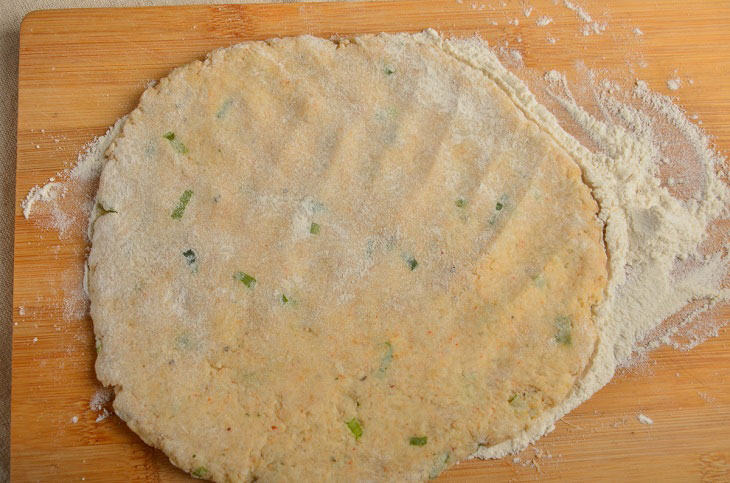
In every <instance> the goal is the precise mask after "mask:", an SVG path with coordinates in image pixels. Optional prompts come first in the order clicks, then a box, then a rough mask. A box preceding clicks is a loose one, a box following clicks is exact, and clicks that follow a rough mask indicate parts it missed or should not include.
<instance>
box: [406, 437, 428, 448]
mask: <svg viewBox="0 0 730 483" xmlns="http://www.w3.org/2000/svg"><path fill="white" fill-rule="evenodd" d="M408 442H409V443H410V445H411V446H425V445H426V443H427V442H428V436H411V439H409V440H408Z"/></svg>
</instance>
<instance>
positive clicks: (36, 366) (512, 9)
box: [11, 0, 730, 481]
mask: <svg viewBox="0 0 730 483" xmlns="http://www.w3.org/2000/svg"><path fill="white" fill-rule="evenodd" d="M504 3H505V5H504V6H499V5H500V2H497V1H493V2H491V3H484V2H482V1H476V2H472V1H470V0H465V1H464V2H453V1H448V2H445V1H439V0H424V1H414V2H387V3H371V4H365V3H328V4H278V5H248V6H191V7H168V8H140V9H113V10H112V9H88V10H55V11H40V12H34V13H32V14H30V15H29V16H28V17H26V19H25V20H24V22H23V25H22V29H21V47H20V71H19V118H18V148H17V160H18V165H17V166H18V167H17V184H16V190H17V191H16V212H15V226H16V233H15V274H14V282H15V289H14V307H13V308H14V316H13V321H14V323H15V326H14V334H13V386H12V423H11V473H12V479H13V480H14V481H36V480H40V481H79V480H80V479H82V478H83V479H85V480H86V481H183V480H187V479H189V477H188V476H187V475H185V474H183V473H182V472H181V471H179V470H177V469H176V468H174V467H173V466H172V465H171V464H170V463H169V462H168V461H167V458H166V457H165V456H164V455H163V454H162V453H160V452H159V451H156V450H153V449H151V448H149V447H147V446H146V445H145V444H143V443H142V442H141V441H140V439H139V438H138V437H137V436H136V435H134V434H133V433H132V432H131V431H130V430H129V429H127V427H126V426H125V425H124V423H123V422H122V421H121V420H119V419H118V418H116V417H115V416H111V417H109V418H107V419H104V420H101V421H99V422H96V418H97V416H98V414H99V413H98V412H94V411H91V410H90V409H89V399H90V397H91V395H92V394H93V393H94V392H95V390H96V389H97V388H98V383H97V382H96V379H95V377H94V372H93V360H94V347H93V344H94V342H93V335H92V329H91V321H90V319H89V318H88V317H87V316H84V315H82V313H83V310H81V311H79V308H78V307H64V299H65V296H66V295H67V294H66V292H68V291H69V290H78V286H79V283H80V279H81V276H82V263H83V259H84V256H85V253H86V245H85V242H84V240H83V239H82V237H81V236H79V235H74V236H67V235H66V236H64V235H60V234H59V233H57V232H55V231H48V230H46V229H44V228H43V226H42V224H40V223H38V222H37V221H36V222H34V221H33V220H32V219H31V220H30V221H27V220H25V219H24V218H23V216H22V209H21V206H20V203H21V201H22V199H23V198H25V196H26V194H27V193H28V190H29V189H30V188H31V187H32V186H34V185H37V184H40V185H42V184H43V183H45V182H46V180H47V179H48V178H49V177H50V176H53V175H54V174H55V173H56V172H58V171H59V170H61V169H63V168H64V167H66V165H68V164H69V163H73V162H74V161H75V160H76V156H77V154H78V152H79V150H80V148H81V147H82V146H83V145H84V144H85V143H87V142H89V141H90V140H91V139H92V138H93V136H95V135H100V134H103V132H104V131H105V130H106V128H107V127H108V126H109V125H111V124H112V123H113V122H114V121H115V120H116V119H117V118H118V117H120V116H122V115H124V114H125V113H127V112H129V111H130V110H131V109H133V108H134V107H135V105H136V103H137V100H138V97H139V95H140V94H141V92H142V91H143V90H144V88H145V85H146V83H147V82H148V81H150V80H153V79H158V78H159V77H161V76H164V75H165V74H166V73H167V72H168V71H169V70H170V69H171V68H172V67H174V66H177V65H181V64H184V63H187V62H189V61H191V60H193V59H198V58H202V57H203V56H204V55H205V53H206V52H208V51H210V50H212V49H214V48H217V47H222V46H228V45H232V44H234V43H237V42H240V41H243V40H252V39H265V38H269V37H275V36H285V35H297V34H301V33H311V34H314V35H318V36H322V37H329V36H332V35H335V34H338V35H343V36H346V35H353V34H359V33H377V32H381V31H386V32H396V31H419V30H422V29H424V28H427V27H434V28H436V29H437V30H439V31H441V32H443V33H445V34H454V35H472V34H474V33H479V34H480V35H482V36H483V37H484V38H486V39H488V40H489V41H490V43H497V42H499V41H503V40H505V39H508V40H509V41H510V44H511V45H512V46H518V48H519V50H520V51H521V52H522V56H523V60H524V63H525V65H526V66H527V67H530V68H534V69H537V70H539V69H547V68H551V69H552V68H555V69H561V70H568V71H570V70H571V69H572V68H573V67H574V64H575V61H576V60H577V59H581V60H583V61H585V63H586V64H587V65H589V66H592V67H598V68H609V69H610V68H615V67H618V66H623V65H625V63H626V62H627V52H629V53H631V52H634V53H635V55H634V54H632V55H633V57H634V59H633V61H632V62H634V61H635V62H634V64H632V65H634V66H635V65H638V64H639V63H641V62H640V61H642V60H643V61H645V62H646V65H647V66H646V67H644V68H639V67H636V69H635V70H634V71H633V72H635V75H636V76H637V77H641V78H642V79H644V80H646V81H647V82H648V83H649V85H650V86H651V87H652V88H654V89H656V90H659V91H662V90H663V91H665V92H668V91H667V90H666V86H665V82H666V79H668V78H669V77H671V76H672V75H673V70H674V69H675V68H680V69H681V74H682V77H685V78H690V77H691V78H693V79H694V81H695V82H694V85H693V87H692V88H684V89H681V90H680V91H678V94H679V97H680V101H681V103H682V105H684V106H685V107H686V108H687V110H688V111H690V112H696V113H697V114H698V115H699V116H700V118H701V119H702V120H703V123H704V124H703V125H704V127H705V128H706V129H707V130H708V131H709V132H711V133H713V134H714V135H715V136H716V142H717V145H718V146H719V148H720V149H724V150H728V149H730V114H728V113H730V82H728V72H730V49H728V46H729V45H730V1H725V0H723V1H719V0H718V1H713V2H707V1H703V0H684V1H673V0H657V1H654V2H642V1H640V0H636V1H627V0H618V1H613V2H610V5H609V6H608V7H606V6H602V5H601V4H600V3H597V2H596V3H588V4H586V5H585V6H586V8H587V10H588V11H590V12H591V13H593V14H594V16H596V17H598V16H600V20H604V19H605V20H607V21H608V22H609V27H608V30H607V31H606V32H605V33H604V34H603V35H592V36H583V35H581V34H580V33H579V29H580V27H581V25H582V23H581V21H580V19H579V18H578V17H577V16H576V15H575V13H574V12H571V11H570V10H568V9H566V8H565V7H564V6H562V4H561V5H555V4H554V3H553V2H552V1H550V0H532V1H531V2H518V1H514V2H504ZM492 4H493V5H494V6H496V7H495V8H493V7H492V6H490V5H492ZM528 4H529V6H532V7H534V10H533V12H532V14H531V16H530V17H526V16H525V15H524V11H523V7H524V6H525V5H528ZM482 5H484V7H482ZM541 15H548V16H550V17H552V18H553V19H554V23H553V24H550V25H549V26H547V27H543V28H541V27H538V26H536V24H535V19H536V18H537V17H538V16H541ZM512 19H518V21H519V24H518V25H515V24H514V22H512V23H509V21H510V20H512ZM492 21H496V22H497V25H496V26H495V25H492V24H491V23H490V22H492ZM634 27H638V28H640V29H641V30H642V31H643V32H644V35H643V36H641V37H637V36H636V35H635V34H633V33H632V32H633V28H634ZM548 33H549V35H550V36H553V37H554V38H557V39H559V41H558V42H557V43H556V44H554V45H552V44H550V43H548V42H546V36H547V35H548ZM518 39H519V41H518ZM628 57H631V55H629V56H628ZM70 287H74V288H73V289H71V288H70ZM81 309H83V307H82V308H81ZM715 317H717V318H718V320H720V319H723V318H724V319H727V318H728V317H730V312H729V311H728V310H725V311H722V312H720V313H718V314H716V315H715ZM640 412H641V413H644V414H646V415H648V416H650V417H651V418H652V419H653V420H654V424H653V425H643V424H640V423H639V422H638V421H637V419H636V416H637V414H638V413H640ZM74 416H76V417H78V421H77V422H76V423H74V422H72V418H73V417H74ZM536 448H537V449H538V451H539V452H541V453H542V456H541V457H537V456H536V455H535V449H533V448H531V449H528V450H526V451H525V452H524V453H523V454H522V455H520V458H521V461H520V462H519V463H517V462H514V461H513V459H512V458H507V459H504V460H499V461H469V462H465V463H462V464H460V465H458V466H457V467H455V468H453V469H451V470H450V471H448V472H446V473H445V474H444V475H442V477H441V480H442V481H479V480H490V481H499V480H505V481H506V480H520V481H523V480H534V479H543V480H549V481H555V480H585V479H588V478H596V479H602V480H625V479H632V480H645V481H650V480H651V481H728V480H730V330H721V332H720V336H719V337H717V338H713V339H710V340H709V341H707V342H705V343H704V344H702V345H701V346H699V347H697V348H696V349H694V350H692V351H690V352H686V353H685V352H678V351H674V350H669V349H660V350H657V351H655V352H654V353H653V354H652V355H651V357H650V361H649V362H648V363H647V364H645V365H644V366H643V369H642V370H640V371H634V372H628V371H626V372H623V373H622V374H620V375H619V376H618V377H617V378H616V379H615V380H614V381H613V382H612V383H611V384H609V385H608V386H607V387H605V388H604V389H602V390H601V391H600V392H599V393H597V394H596V395H595V396H594V397H593V398H592V399H591V400H590V401H588V402H587V403H586V404H584V405H583V406H581V407H579V408H578V409H576V410H575V411H574V412H572V413H571V414H570V415H569V416H567V417H566V418H565V420H564V421H561V422H558V424H557V425H556V430H555V431H554V432H553V433H551V434H550V435H548V436H546V437H545V438H543V439H542V440H540V441H539V442H538V443H537V445H536Z"/></svg>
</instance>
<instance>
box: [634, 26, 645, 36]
mask: <svg viewBox="0 0 730 483" xmlns="http://www.w3.org/2000/svg"><path fill="white" fill-rule="evenodd" d="M633 32H634V35H636V36H639V35H644V32H642V31H641V29H640V28H639V27H634V30H633Z"/></svg>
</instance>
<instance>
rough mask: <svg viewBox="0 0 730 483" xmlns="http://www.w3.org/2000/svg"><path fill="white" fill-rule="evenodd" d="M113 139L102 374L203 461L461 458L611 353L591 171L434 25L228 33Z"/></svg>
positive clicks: (351, 472)
mask: <svg viewBox="0 0 730 483" xmlns="http://www.w3.org/2000/svg"><path fill="white" fill-rule="evenodd" d="M108 157H109V160H108V163H107V164H106V166H105V168H104V170H103V173H102V177H101V183H100V187H99V191H98V195H97V202H98V205H97V206H98V208H97V213H96V215H97V216H98V217H97V218H96V219H95V220H92V222H93V226H92V228H93V239H92V242H93V246H92V250H91V254H90V257H89V292H90V296H91V313H92V317H93V320H94V330H95V333H96V337H97V346H98V348H99V354H98V359H97V362H96V372H97V375H98V377H99V379H100V381H101V382H102V383H104V384H105V385H111V386H113V387H114V389H115V393H116V399H115V401H114V409H115V411H116V413H117V414H118V415H119V416H120V417H121V418H122V419H123V420H124V421H126V422H127V424H128V425H129V427H130V428H132V430H134V431H135V432H136V433H137V434H139V435H140V436H141V437H142V439H144V440H145V441H146V442H147V443H148V444H150V445H152V446H155V447H158V448H161V449H162V450H163V451H164V452H165V453H166V454H167V455H169V456H170V459H171V460H172V461H173V463H175V464H176V465H178V466H179V467H180V468H182V469H184V470H185V471H188V472H190V473H191V474H193V475H194V476H198V477H203V478H209V479H212V480H216V481H251V480H255V479H260V480H262V481H303V480H309V481H325V480H339V481H363V480H367V481H377V480H391V481H398V480H418V479H425V478H428V477H435V476H437V475H438V474H439V473H440V472H441V471H443V470H444V469H445V468H447V467H448V466H450V465H452V464H454V463H456V462H458V461H459V460H461V459H463V458H465V457H467V456H468V455H469V454H471V453H473V452H474V451H475V450H476V449H477V447H478V445H494V444H497V443H500V442H502V441H505V440H507V439H509V438H511V437H513V436H515V435H516V434H518V433H519V432H521V431H523V430H524V429H526V428H528V427H530V425H531V424H532V422H534V421H535V419H536V418H537V417H539V416H540V415H541V414H543V413H544V412H545V411H548V410H550V409H551V408H553V407H555V406H556V405H557V404H558V403H559V402H560V401H562V400H564V399H565V398H566V396H567V395H568V394H569V393H570V391H571V390H573V388H574V386H575V384H576V382H577V381H578V380H579V378H580V377H581V374H583V373H584V371H585V370H586V369H587V367H588V366H589V364H590V360H591V355H592V354H593V351H594V348H595V346H596V337H597V336H596V334H597V330H596V327H595V326H594V323H593V321H592V318H591V310H592V307H593V306H594V305H595V304H596V303H598V301H599V300H600V298H601V294H602V291H603V288H604V286H605V283H606V278H607V274H606V255H605V250H604V248H603V244H602V226H601V224H600V222H599V221H598V220H597V218H596V213H597V205H596V203H595V201H594V200H593V198H592V197H591V195H590V191H589V188H588V187H587V186H586V185H585V184H584V183H583V182H582V180H581V172H580V170H579V168H578V166H577V165H576V164H575V162H574V161H573V160H572V159H571V158H570V157H569V156H568V154H567V153H566V152H565V151H564V150H563V149H562V148H560V147H559V146H558V145H557V144H556V143H555V142H554V141H553V139H552V138H551V136H550V133H549V132H545V131H544V130H543V129H541V128H540V126H538V125H536V124H535V123H534V122H533V121H531V120H529V119H527V118H526V117H525V116H524V115H523V113H522V112H521V111H520V110H519V109H517V108H516V106H515V105H514V104H513V103H512V101H511V100H510V98H509V97H508V96H507V95H506V94H505V92H504V91H503V90H501V89H500V88H499V87H498V86H497V85H496V84H495V83H494V82H493V81H492V80H490V79H489V78H488V77H487V76H486V75H485V74H484V72H482V71H480V70H477V69H475V68H473V67H471V66H469V65H467V64H465V63H464V62H462V61H460V60H458V59H457V58H455V56H453V55H451V54H450V53H449V52H448V49H445V48H444V44H443V41H442V40H441V39H440V38H438V37H437V36H435V35H433V34H429V33H424V34H418V35H415V36H413V35H405V34H403V35H379V36H365V37H358V38H355V39H353V40H351V41H349V42H339V43H334V42H330V41H327V40H322V39H317V38H313V37H308V36H304V37H297V38H286V39H277V40H272V41H268V42H249V43H243V44H240V45H237V46H234V47H231V48H229V49H224V50H218V51H216V52H214V53H212V54H211V55H210V57H209V58H208V59H207V60H206V61H204V62H193V63H192V64H189V65H187V66H184V67H182V68H179V69H176V70H175V71H173V72H172V73H171V74H170V76H169V77H168V78H166V79H163V80H162V81H161V82H160V83H159V84H158V85H157V86H155V87H153V88H150V89H148V90H147V91H146V92H145V93H144V95H143V96H142V99H141V101H140V104H139V107H137V109H135V110H134V111H133V112H132V113H131V114H130V115H129V118H128V120H127V122H126V125H125V126H124V129H123V132H122V133H121V134H120V136H119V137H118V138H117V139H116V141H115V142H114V144H113V145H112V147H111V148H110V150H109V152H108Z"/></svg>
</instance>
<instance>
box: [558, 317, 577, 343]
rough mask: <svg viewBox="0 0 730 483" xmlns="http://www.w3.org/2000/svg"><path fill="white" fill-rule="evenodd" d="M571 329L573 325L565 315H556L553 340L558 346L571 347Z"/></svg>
mask: <svg viewBox="0 0 730 483" xmlns="http://www.w3.org/2000/svg"><path fill="white" fill-rule="evenodd" d="M572 328H573V324H572V322H571V320H570V317H567V316H565V315H558V316H557V317H555V329H556V332H555V340H556V341H558V343H559V344H563V345H571V343H572V342H573V336H572V334H571V332H572Z"/></svg>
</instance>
